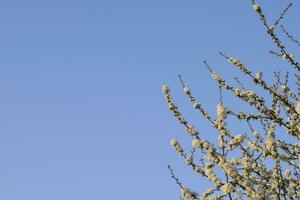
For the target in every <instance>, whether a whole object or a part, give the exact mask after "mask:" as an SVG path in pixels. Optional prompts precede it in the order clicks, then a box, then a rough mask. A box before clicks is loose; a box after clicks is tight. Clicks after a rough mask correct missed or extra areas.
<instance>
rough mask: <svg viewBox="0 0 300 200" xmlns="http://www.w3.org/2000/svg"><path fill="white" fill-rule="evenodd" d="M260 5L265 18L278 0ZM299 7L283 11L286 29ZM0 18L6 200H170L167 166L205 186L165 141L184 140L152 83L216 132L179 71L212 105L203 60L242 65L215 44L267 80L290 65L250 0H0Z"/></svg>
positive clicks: (1, 166) (1, 164) (0, 172)
mask: <svg viewBox="0 0 300 200" xmlns="http://www.w3.org/2000/svg"><path fill="white" fill-rule="evenodd" d="M260 3H261V4H262V5H263V6H264V7H265V8H266V13H267V15H268V16H270V19H271V21H272V20H274V19H275V16H278V15H279V13H280V11H281V10H282V9H283V8H284V7H285V6H286V4H285V3H284V2H281V1H275V2H272V4H271V3H268V1H261V2H260ZM299 6H300V5H299V3H297V4H295V6H294V8H292V9H291V11H290V13H289V14H288V17H287V18H286V19H285V20H284V22H285V24H286V26H287V28H288V29H289V30H290V31H291V32H294V33H299V27H296V26H295V25H296V24H297V21H298V20H299V17H300V16H299V12H297V9H299ZM0 27H1V29H0V44H1V45H0V110H1V115H0V131H1V134H0V188H1V192H0V199H5V200H19V199H22V200H53V199H55V200H81V199H89V200H96V199H98V200H99V199H101V200H102V199H107V200H110V199H112V200H114V199H128V200H129V199H130V200H138V199H144V200H152V199H178V197H179V192H178V188H177V186H176V185H175V184H174V182H173V180H171V178H169V173H168V171H167V167H166V166H167V164H172V165H173V166H174V170H175V172H176V173H177V175H178V176H179V177H180V178H182V182H183V183H184V185H187V186H190V185H191V186H192V187H193V189H196V190H198V191H203V190H204V188H205V186H206V182H204V181H203V179H201V177H195V176H194V175H193V173H192V172H191V170H190V169H189V168H188V167H185V165H184V164H183V161H182V160H181V159H180V158H179V157H178V156H177V155H176V153H175V152H174V150H173V149H172V148H171V147H170V146H169V140H170V139H171V138H172V137H176V138H179V139H180V140H181V141H183V142H185V144H186V145H187V144H189V143H190V138H188V137H187V136H186V135H185V133H184V130H183V128H182V127H180V126H179V125H178V123H177V122H176V121H175V120H174V119H173V117H172V116H171V114H170V113H169V112H168V110H167V106H166V103H165V102H164V98H163V95H162V92H161V86H162V85H163V84H168V85H170V87H171V89H172V91H173V92H174V98H175V101H176V102H177V103H178V104H179V105H180V106H181V108H182V110H183V111H184V113H185V115H187V116H188V117H187V118H188V119H190V120H192V121H193V123H195V125H196V126H197V127H199V128H200V130H201V131H200V132H202V133H203V134H207V135H208V137H211V138H215V137H216V135H214V133H210V132H209V131H210V130H211V129H209V127H208V124H206V123H205V122H204V121H203V120H202V119H201V118H200V117H199V116H198V115H196V113H194V112H193V111H192V109H191V105H190V104H189V102H188V101H187V99H186V98H185V97H184V95H183V94H182V92H181V90H180V84H179V83H178V80H177V74H178V73H181V74H182V75H183V78H184V79H185V80H186V82H187V83H188V84H189V85H190V87H191V89H194V90H193V91H194V93H195V94H196V95H197V97H198V98H199V99H200V102H201V103H203V105H205V107H207V109H208V111H210V112H215V106H216V104H217V98H216V95H217V89H216V87H215V83H214V82H213V81H212V80H211V79H210V77H209V75H208V73H207V71H206V70H205V69H204V68H203V66H202V64H201V63H202V61H203V60H208V61H209V62H210V63H211V64H212V65H213V66H214V69H216V71H218V72H220V74H224V76H225V77H227V79H229V78H232V77H233V76H236V75H240V74H239V73H238V72H237V71H236V70H234V69H232V68H231V67H230V65H229V64H228V63H227V62H226V61H225V60H224V59H223V58H221V57H220V56H219V55H218V52H219V51H222V52H224V53H227V54H228V55H230V56H236V57H238V58H241V59H242V60H243V61H245V62H246V63H249V65H250V66H252V67H251V69H252V70H253V71H265V72H267V73H269V76H270V77H271V76H272V74H271V72H272V71H273V69H279V68H280V69H283V71H284V70H286V69H287V68H286V67H285V66H284V63H283V62H281V61H279V62H277V60H276V58H273V57H272V56H270V55H268V53H267V51H268V50H270V49H272V48H273V45H272V43H271V41H270V40H269V39H268V38H267V36H266V34H265V32H264V30H263V28H262V26H261V25H260V23H259V21H258V17H257V16H256V14H255V12H254V11H253V10H252V7H251V4H250V1H234V0H228V1H216V0H211V1H199V0H198V1H196V0H191V1H182V0H172V1H171V0H163V1H162V0H152V1H138V0H128V1H123V0H106V1H105V0H100V1H96V0H86V1H83V0H74V1H69V0H52V1H37V0H36V1H34V0H28V1H26V2H25V1H21V0H1V1H0ZM292 47H293V46H292ZM226 102H227V103H228V104H233V105H234V101H232V100H231V99H229V98H228V100H226ZM237 107H238V106H237ZM186 147H188V146H186ZM189 184H190V185H189Z"/></svg>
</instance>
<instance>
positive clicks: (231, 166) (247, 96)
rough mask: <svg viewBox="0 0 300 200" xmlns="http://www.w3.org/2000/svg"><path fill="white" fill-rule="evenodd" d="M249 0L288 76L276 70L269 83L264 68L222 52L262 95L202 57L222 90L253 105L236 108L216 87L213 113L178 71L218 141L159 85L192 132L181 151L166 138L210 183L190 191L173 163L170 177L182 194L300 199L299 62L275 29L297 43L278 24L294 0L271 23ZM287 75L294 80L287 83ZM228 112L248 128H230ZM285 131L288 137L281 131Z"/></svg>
mask: <svg viewBox="0 0 300 200" xmlns="http://www.w3.org/2000/svg"><path fill="white" fill-rule="evenodd" d="M251 2H252V5H253V9H254V11H255V12H256V13H257V14H258V16H259V18H260V20H261V22H262V25H263V27H264V28H265V29H266V32H267V34H268V36H269V37H270V38H271V39H272V41H273V42H274V44H275V46H276V48H277V51H270V53H271V54H274V55H276V56H278V57H280V58H281V59H283V60H285V61H286V62H288V63H289V65H290V66H291V67H292V68H291V70H292V71H293V74H294V76H292V77H291V76H290V75H289V73H287V74H285V75H283V76H282V75H281V74H280V73H274V74H275V76H274V78H275V82H274V83H272V84H271V83H268V82H267V81H266V80H264V77H263V74H262V73H260V72H258V73H253V72H252V71H250V70H249V68H248V67H247V66H246V65H245V64H244V63H242V62H241V61H239V60H238V59H236V58H233V57H229V56H227V55H225V54H223V53H220V55H221V56H222V57H224V58H225V59H227V60H228V61H229V62H230V63H231V64H232V65H233V66H235V67H236V68H238V69H239V70H240V71H241V72H242V73H243V75H244V76H245V77H248V78H250V80H252V81H253V83H254V84H255V85H257V86H259V87H260V88H261V89H262V90H263V91H264V92H265V94H266V96H261V95H259V94H257V93H256V92H254V91H253V90H251V89H246V88H245V87H244V86H243V84H242V83H241V81H238V83H239V84H238V86H233V85H232V84H230V83H229V82H227V81H225V80H224V79H223V78H222V77H221V76H220V75H218V74H217V73H216V72H214V71H213V70H212V68H211V67H210V65H209V64H208V63H207V62H204V65H205V66H206V68H207V69H208V71H209V72H210V73H211V76H212V78H213V79H214V80H215V81H216V82H217V84H218V86H219V89H220V91H227V92H229V93H231V94H233V96H235V97H236V98H238V99H240V100H242V101H244V102H245V103H246V104H248V105H249V106H250V107H252V108H254V110H256V113H255V114H253V113H245V112H235V111H233V110H232V109H230V108H229V107H227V106H226V105H224V103H223V100H222V93H221V92H220V102H219V104H218V105H217V109H216V112H217V114H216V119H214V118H213V117H212V116H211V115H210V114H209V113H208V112H207V111H206V110H205V109H204V108H203V107H202V105H201V104H200V103H199V102H197V100H196V98H195V97H194V96H193V94H192V92H191V90H190V89H189V87H188V86H187V85H186V84H185V83H184V81H183V79H182V78H181V76H180V75H179V79H180V82H181V85H182V87H183V91H184V93H185V94H186V96H187V97H188V99H189V101H191V103H192V104H193V108H194V109H196V110H198V111H199V112H200V113H201V115H203V117H204V118H205V119H206V120H207V122H208V123H209V124H210V125H211V126H212V127H213V128H215V129H216V130H217V132H218V141H217V143H213V142H211V141H208V140H206V139H205V138H204V137H205V135H202V134H201V135H200V134H199V132H198V131H197V130H196V128H195V127H194V126H193V125H191V124H190V123H189V122H188V121H187V120H186V119H185V118H184V117H183V115H182V114H181V112H180V111H179V109H178V107H177V106H176V105H175V104H174V102H173V100H172V97H171V92H170V89H169V87H168V86H166V85H164V86H163V87H162V90H163V93H164V95H165V99H166V101H167V103H168V107H169V110H170V111H171V112H172V113H173V114H174V116H175V118H176V119H177V120H178V121H179V122H180V124H182V125H183V126H184V127H185V128H186V132H187V133H188V134H189V135H190V136H191V137H192V144H191V151H190V152H187V151H185V150H184V149H183V148H182V147H181V145H180V143H179V142H178V141H177V140H176V139H172V140H171V142H170V144H171V145H172V146H173V147H174V148H175V150H176V151H177V152H178V154H179V155H180V156H181V157H183V158H184V159H185V162H186V164H187V165H188V166H190V167H191V168H192V169H193V170H194V171H195V173H197V174H200V175H201V176H202V177H204V178H206V179H207V180H209V181H211V182H212V185H213V187H210V188H207V191H206V192H204V193H203V194H199V193H197V192H194V191H191V190H190V189H189V188H188V187H186V186H184V185H183V184H182V183H181V181H180V180H179V179H178V178H177V177H176V175H175V174H174V172H173V168H172V167H171V166H169V170H170V173H171V177H172V178H173V179H174V180H175V182H176V183H177V184H178V186H179V187H180V189H181V195H182V198H183V199H187V200H194V199H203V200H204V199H205V200H206V199H208V200H209V199H230V200H236V199H257V200H260V199H262V200H270V199H272V200H281V199H284V200H287V199H292V200H296V199H297V200H299V199H300V176H299V173H300V168H299V167H300V143H299V139H300V99H299V98H300V75H299V71H300V63H299V62H297V61H296V59H295V58H294V55H293V54H292V53H290V52H288V50H287V48H286V46H285V45H284V44H283V42H282V40H281V39H280V38H279V36H278V34H276V32H277V31H282V32H283V33H284V35H285V36H287V38H288V39H290V41H291V42H294V43H295V44H296V45H298V46H300V43H299V41H298V40H296V39H295V38H294V37H293V36H292V35H291V34H290V33H289V32H287V30H286V29H285V27H284V26H283V25H281V20H282V19H283V17H284V16H285V14H286V13H287V11H288V10H289V8H290V7H291V6H292V4H289V5H288V6H287V7H286V8H285V9H284V10H283V12H282V13H281V14H280V17H279V18H278V19H277V20H276V21H275V23H273V24H271V25H270V24H269V23H268V21H267V18H266V16H265V14H264V12H263V10H262V8H261V7H260V6H259V4H258V3H256V2H255V1H254V0H252V1H251ZM289 79H294V81H293V82H292V83H291V82H290V81H288V80H289ZM229 116H230V117H234V118H236V119H237V120H239V121H244V122H246V123H244V124H246V125H247V127H246V128H245V130H246V129H247V131H246V133H243V134H235V133H233V132H232V131H231V130H229V127H228V126H227V123H226V122H227V120H228V117H229ZM279 134H280V135H281V137H279ZM283 134H285V135H286V137H282V135H283ZM288 138H289V139H288ZM195 152H199V154H201V157H198V156H197V157H196V156H195ZM232 153H233V154H234V155H235V157H234V158H232V157H231V156H230V155H231V154H232ZM216 171H218V172H216ZM220 171H221V172H222V173H220Z"/></svg>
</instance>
